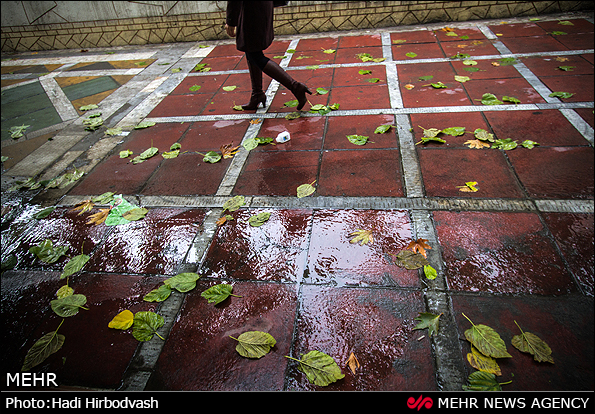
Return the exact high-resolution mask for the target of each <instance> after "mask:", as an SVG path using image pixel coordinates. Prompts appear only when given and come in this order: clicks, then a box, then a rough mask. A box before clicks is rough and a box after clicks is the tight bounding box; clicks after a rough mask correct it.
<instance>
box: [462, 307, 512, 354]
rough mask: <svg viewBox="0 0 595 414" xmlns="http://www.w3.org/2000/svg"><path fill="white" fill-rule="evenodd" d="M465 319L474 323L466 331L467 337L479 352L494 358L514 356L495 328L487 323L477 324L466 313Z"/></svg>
mask: <svg viewBox="0 0 595 414" xmlns="http://www.w3.org/2000/svg"><path fill="white" fill-rule="evenodd" d="M462 315H463V316H464V317H465V319H467V320H468V321H469V322H471V325H473V326H472V327H471V328H469V329H467V330H466V331H465V338H467V340H468V341H469V342H471V344H472V345H473V346H474V347H475V348H477V350H478V351H479V352H481V353H482V354H484V355H486V356H490V357H492V358H512V355H510V354H509V353H508V352H507V351H506V344H505V343H504V341H503V340H502V338H500V335H498V332H496V331H495V330H494V329H492V328H491V327H489V326H487V325H481V324H480V325H475V324H474V323H473V322H472V321H471V319H469V318H468V317H467V315H465V314H464V313H463V314H462Z"/></svg>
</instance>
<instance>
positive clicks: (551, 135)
mask: <svg viewBox="0 0 595 414" xmlns="http://www.w3.org/2000/svg"><path fill="white" fill-rule="evenodd" d="M484 115H485V117H486V118H487V119H488V122H489V123H490V126H491V129H492V130H493V132H494V135H495V137H496V138H497V139H506V138H512V139H513V140H517V141H518V143H519V144H520V143H521V142H523V141H524V140H526V139H530V140H532V141H535V142H538V143H539V145H540V146H571V145H586V144H587V140H585V138H584V137H583V136H582V135H581V134H580V133H579V132H578V131H577V130H576V129H575V128H574V127H573V126H572V125H571V124H570V122H569V121H568V120H567V119H566V117H565V116H564V115H562V114H561V113H560V112H559V111H557V110H543V111H515V112H514V116H513V117H511V115H510V114H509V113H508V111H502V112H500V111H493V112H490V111H487V112H484Z"/></svg>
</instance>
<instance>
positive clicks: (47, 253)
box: [29, 239, 68, 264]
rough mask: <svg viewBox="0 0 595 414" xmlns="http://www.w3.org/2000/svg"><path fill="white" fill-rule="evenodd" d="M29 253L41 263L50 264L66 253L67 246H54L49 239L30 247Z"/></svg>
mask: <svg viewBox="0 0 595 414" xmlns="http://www.w3.org/2000/svg"><path fill="white" fill-rule="evenodd" d="M29 252H30V253H32V254H34V255H35V256H36V257H37V258H38V259H39V260H41V261H42V262H44V263H48V264H52V263H56V262H57V261H58V260H59V259H60V258H61V257H62V256H64V255H65V254H66V253H67V252H68V246H54V243H52V241H51V240H50V239H45V240H44V241H42V242H41V243H39V244H38V245H37V246H32V247H30V248H29Z"/></svg>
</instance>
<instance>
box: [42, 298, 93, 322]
mask: <svg viewBox="0 0 595 414" xmlns="http://www.w3.org/2000/svg"><path fill="white" fill-rule="evenodd" d="M86 303H87V297H86V296H85V295H81V294H75V295H70V296H65V297H63V298H61V299H54V300H52V301H50V306H51V308H52V310H53V311H54V312H55V313H56V315H58V316H60V317H61V318H68V317H70V316H74V315H76V314H77V313H79V309H84V310H89V309H87V308H85V307H84V306H83V305H85V304H86Z"/></svg>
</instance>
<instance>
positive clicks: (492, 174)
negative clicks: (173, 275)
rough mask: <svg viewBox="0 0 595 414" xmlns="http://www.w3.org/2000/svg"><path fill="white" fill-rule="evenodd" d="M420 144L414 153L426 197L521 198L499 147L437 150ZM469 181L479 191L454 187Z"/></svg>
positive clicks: (520, 192) (514, 179)
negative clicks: (467, 190) (473, 183)
mask: <svg viewBox="0 0 595 414" xmlns="http://www.w3.org/2000/svg"><path fill="white" fill-rule="evenodd" d="M421 145H422V144H420V146H421ZM420 146H418V151H417V154H418V157H419V161H420V165H421V172H422V177H423V182H424V187H425V189H426V195H427V196H428V197H457V198H458V197H473V198H522V197H524V194H523V192H522V191H521V189H520V188H519V186H518V185H517V183H516V178H515V176H514V175H513V173H512V172H511V171H510V168H509V166H508V164H507V163H506V160H505V157H504V154H503V153H502V152H500V151H499V150H495V149H482V150H479V149H456V148H449V149H440V148H421V147H420ZM523 149H524V148H523ZM532 151H533V150H532ZM471 181H475V182H477V186H476V187H477V189H478V190H479V191H477V192H461V191H460V190H459V189H458V188H457V187H458V186H464V185H465V183H466V182H471Z"/></svg>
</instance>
